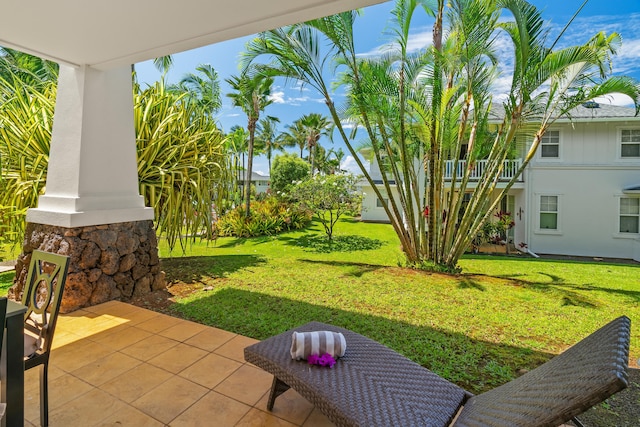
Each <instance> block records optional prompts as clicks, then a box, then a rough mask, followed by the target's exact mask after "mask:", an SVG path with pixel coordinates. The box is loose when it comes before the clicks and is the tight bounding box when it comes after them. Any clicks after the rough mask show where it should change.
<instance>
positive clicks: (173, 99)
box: [0, 50, 227, 248]
mask: <svg viewBox="0 0 640 427" xmlns="http://www.w3.org/2000/svg"><path fill="white" fill-rule="evenodd" d="M56 78H57V66H55V64H54V65H50V64H49V63H46V62H44V63H43V62H42V61H39V60H33V59H32V57H30V56H29V55H26V54H21V53H19V52H14V51H4V50H0V206H5V207H11V209H9V210H7V209H8V208H7V209H5V210H3V213H2V224H3V228H4V230H3V232H2V236H3V239H4V240H5V241H7V240H10V241H11V243H18V242H20V241H21V239H22V238H23V235H24V225H25V213H26V211H27V209H28V208H33V207H36V206H37V203H38V197H39V196H40V195H41V194H43V193H44V188H45V184H46V180H47V168H48V163H49V149H50V144H51V129H52V124H53V111H54V108H55V100H56V92H57V82H56V80H57V79H56ZM190 96H192V92H189V91H186V92H185V91H182V92H181V91H179V90H166V89H165V87H164V82H158V83H156V84H155V85H154V86H151V87H149V88H147V89H146V90H141V89H140V87H139V86H138V85H137V84H136V85H134V93H133V97H134V105H135V108H134V120H135V127H136V134H137V151H138V153H137V154H138V174H139V177H140V192H141V194H142V195H143V196H144V198H145V203H146V204H147V206H152V207H153V208H154V210H155V216H156V227H157V229H158V231H159V232H160V233H162V234H164V235H165V236H166V237H167V240H168V241H169V245H170V247H171V248H173V247H174V246H175V244H176V242H177V241H180V243H181V244H183V243H184V242H185V239H184V236H189V235H191V236H193V235H198V234H202V233H211V231H212V227H211V215H210V213H211V204H212V203H216V204H218V203H219V200H220V199H222V198H223V197H225V196H226V194H225V190H226V188H227V187H226V186H222V185H220V182H221V181H222V180H223V179H224V177H225V176H226V175H225V173H224V169H225V165H226V162H225V161H224V156H225V153H224V151H223V149H222V145H223V142H224V141H223V137H222V135H221V134H220V132H219V131H218V129H217V127H216V125H215V121H214V120H213V118H212V117H211V114H210V109H209V110H208V109H207V108H204V107H203V105H202V103H198V102H190V101H189V97H190ZM207 105H209V104H207ZM220 165H222V166H220Z"/></svg>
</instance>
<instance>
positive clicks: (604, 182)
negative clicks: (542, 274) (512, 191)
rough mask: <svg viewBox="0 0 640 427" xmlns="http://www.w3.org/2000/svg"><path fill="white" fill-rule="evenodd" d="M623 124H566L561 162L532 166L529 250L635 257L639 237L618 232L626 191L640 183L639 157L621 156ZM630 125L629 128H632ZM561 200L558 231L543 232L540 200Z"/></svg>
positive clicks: (528, 182)
mask: <svg viewBox="0 0 640 427" xmlns="http://www.w3.org/2000/svg"><path fill="white" fill-rule="evenodd" d="M621 126H622V127H624V123H620V122H618V123H606V122H598V123H576V124H574V125H573V126H571V125H568V124H565V125H561V126H558V127H556V128H554V129H557V130H560V159H559V160H553V159H542V158H541V157H540V152H538V153H537V155H536V160H535V161H533V162H532V163H531V166H530V168H529V171H528V174H527V179H526V183H525V185H526V187H527V190H528V191H527V193H528V194H527V202H528V206H529V208H528V209H527V213H528V216H529V223H528V235H529V241H528V242H527V243H528V244H529V248H530V249H531V250H532V251H533V252H537V253H549V254H564V255H579V256H594V257H619V258H633V250H634V240H635V238H637V237H638V235H634V234H625V233H619V232H618V227H619V203H620V202H619V197H620V196H622V195H623V193H622V189H623V188H625V187H627V186H630V185H635V184H638V183H640V159H638V160H631V161H629V160H621V159H620V158H619V144H618V142H617V141H618V131H619V128H620V127H621ZM628 126H631V124H628ZM542 195H550V196H557V197H558V229H557V230H542V229H540V196H542Z"/></svg>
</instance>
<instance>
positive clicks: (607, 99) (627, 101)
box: [594, 93, 633, 107]
mask: <svg viewBox="0 0 640 427" xmlns="http://www.w3.org/2000/svg"><path fill="white" fill-rule="evenodd" d="M594 101H596V102H599V103H600V104H611V105H619V106H622V107H630V106H633V101H632V100H631V98H629V97H628V96H627V95H622V94H620V93H614V94H613V95H607V96H603V97H599V98H596V99H595V100H594Z"/></svg>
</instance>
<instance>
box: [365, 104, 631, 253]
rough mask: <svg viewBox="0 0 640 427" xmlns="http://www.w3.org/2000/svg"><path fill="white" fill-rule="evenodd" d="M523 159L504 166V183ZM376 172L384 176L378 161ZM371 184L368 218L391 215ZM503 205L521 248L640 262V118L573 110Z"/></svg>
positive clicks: (615, 110) (623, 111) (614, 109)
mask: <svg viewBox="0 0 640 427" xmlns="http://www.w3.org/2000/svg"><path fill="white" fill-rule="evenodd" d="M520 161H521V160H520V159H513V160H509V161H508V164H507V165H505V170H504V174H505V176H504V177H503V178H505V182H506V179H507V178H509V177H510V176H509V174H510V173H513V171H515V170H516V169H517V166H518V162H520ZM461 167H465V166H464V163H462V165H461ZM482 167H483V164H482V162H478V164H477V166H476V168H482ZM372 173H373V176H374V177H380V171H379V168H377V165H375V164H372ZM449 178H450V175H449ZM367 187H368V185H367V184H365V185H363V192H364V193H365V196H364V200H363V211H362V219H363V220H364V221H385V220H388V219H387V218H386V217H385V213H384V210H383V208H382V207H381V206H382V203H385V202H386V201H384V200H378V199H377V198H376V197H375V193H373V191H372V190H371V188H367ZM501 205H502V206H501V209H502V210H506V211H508V212H510V213H511V216H512V217H513V219H514V221H515V226H514V227H513V228H512V229H511V230H510V232H509V238H510V240H511V241H512V244H513V245H514V246H515V247H516V248H521V247H524V245H525V244H526V248H527V249H528V250H529V251H531V252H533V253H539V254H555V255H573V256H588V257H603V258H605V257H606V258H609V257H610V258H625V259H635V260H636V261H640V117H636V116H635V110H634V109H633V108H627V107H619V106H612V105H606V104H597V103H590V104H587V105H586V106H580V107H578V108H576V109H575V110H572V112H571V119H569V118H560V119H558V120H557V121H556V122H555V124H554V125H553V126H552V127H551V128H550V129H549V130H548V131H547V133H546V134H545V135H544V137H543V139H542V142H541V144H540V147H539V148H538V150H537V153H536V155H535V158H534V159H533V160H532V161H531V162H530V163H529V165H528V166H527V168H526V169H525V171H524V173H523V174H522V175H521V176H520V178H519V181H518V182H516V183H515V184H514V185H513V187H512V188H511V189H510V190H509V193H508V195H507V197H506V199H504V200H503V201H502V204H501ZM521 244H522V245H521Z"/></svg>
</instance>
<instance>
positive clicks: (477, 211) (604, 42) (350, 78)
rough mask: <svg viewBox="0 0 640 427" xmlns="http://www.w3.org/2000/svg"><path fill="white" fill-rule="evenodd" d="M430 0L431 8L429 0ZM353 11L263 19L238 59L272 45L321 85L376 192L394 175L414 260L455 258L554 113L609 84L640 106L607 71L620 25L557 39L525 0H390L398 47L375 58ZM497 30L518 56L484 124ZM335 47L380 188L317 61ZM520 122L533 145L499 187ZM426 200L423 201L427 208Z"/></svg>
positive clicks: (285, 65)
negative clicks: (430, 25)
mask: <svg viewBox="0 0 640 427" xmlns="http://www.w3.org/2000/svg"><path fill="white" fill-rule="evenodd" d="M431 3H433V4H434V6H435V7H434V9H430V8H429V6H428V5H429V4H431ZM420 7H422V8H424V9H425V11H426V12H427V13H428V14H430V15H431V16H434V17H435V24H434V29H433V34H434V40H433V43H432V45H431V46H430V47H429V48H428V49H426V50H424V51H422V52H418V53H417V54H410V53H409V51H408V49H407V46H408V41H409V39H408V37H409V28H410V23H411V20H412V17H413V15H414V13H415V12H416V10H417V9H418V8H420ZM503 10H505V11H507V12H511V14H512V15H513V17H514V21H512V22H501V21H500V19H499V18H500V16H501V13H502V11H503ZM445 15H446V16H447V17H448V20H447V23H448V27H447V28H445V27H444V25H445V20H444V16H445ZM355 17H356V14H355V13H354V12H347V13H341V14H338V15H334V16H329V17H325V18H321V19H317V20H313V21H310V22H308V23H304V24H298V25H294V26H291V27H287V28H284V29H276V30H272V31H267V32H265V33H262V34H260V35H259V37H256V38H254V39H253V40H252V41H251V42H250V43H249V44H248V46H247V52H246V54H245V56H244V59H243V60H244V63H245V64H250V63H252V62H253V61H254V60H255V59H256V58H257V57H258V56H261V55H268V56H270V57H271V58H272V61H271V62H270V63H268V64H266V65H262V66H261V67H262V68H263V69H264V70H265V72H269V73H271V74H273V75H280V76H285V77H288V78H289V79H295V80H299V81H300V82H302V83H303V84H307V85H309V86H311V87H313V88H314V89H316V90H317V91H318V92H319V93H320V94H321V95H322V96H323V97H324V99H325V103H326V105H327V106H328V108H329V112H330V114H331V117H332V119H333V121H334V124H335V126H336V129H337V131H338V134H339V136H340V137H341V138H342V140H343V141H344V143H345V145H346V146H347V148H348V150H349V152H350V154H351V155H352V156H353V158H354V160H355V161H356V162H357V164H358V165H359V167H360V169H361V172H362V173H363V175H364V176H365V179H367V181H368V182H369V184H370V185H371V187H372V188H373V191H374V192H375V194H376V196H377V197H378V198H382V191H386V192H387V194H392V192H391V191H390V182H391V181H392V180H393V181H395V182H396V183H398V186H397V189H398V198H397V199H396V198H394V197H392V198H389V204H388V206H387V205H385V206H384V209H385V211H386V213H387V216H388V217H389V220H390V221H391V223H392V225H393V227H394V230H395V231H396V233H397V234H398V237H399V239H400V242H401V244H402V249H403V251H404V253H405V255H406V257H407V260H408V262H409V263H411V264H414V265H425V263H430V264H434V265H436V266H437V268H440V269H442V268H444V269H450V270H454V269H455V268H456V266H457V261H458V259H459V258H460V256H461V255H462V253H463V251H464V250H465V249H466V248H468V247H469V246H470V243H471V240H472V239H473V237H474V236H475V235H476V234H477V233H478V231H479V230H480V228H481V227H482V226H483V225H484V223H486V222H487V221H488V220H489V219H490V216H491V214H492V211H493V210H494V209H495V208H496V206H497V204H498V203H499V201H500V199H501V198H502V196H503V195H505V194H506V192H507V191H509V189H510V188H511V186H512V185H513V184H514V183H515V182H516V180H517V179H518V177H519V175H520V174H521V173H522V171H523V170H524V168H525V167H526V165H527V164H528V162H529V161H530V159H531V158H532V156H533V154H534V153H535V151H536V150H537V147H538V145H539V144H540V138H541V137H542V135H543V134H544V132H545V131H546V130H547V129H548V128H549V126H550V125H552V124H553V122H554V121H555V120H557V119H558V117H561V116H563V115H566V113H567V112H568V111H570V110H571V109H572V108H574V107H576V106H577V105H579V104H581V103H583V102H585V101H587V100H590V99H593V98H595V97H598V96H602V95H604V94H610V93H623V94H626V95H628V96H629V97H630V98H632V100H633V101H634V103H636V106H638V107H640V90H639V86H638V84H637V82H635V81H633V80H632V79H630V78H627V77H618V76H614V77H608V73H609V72H610V70H611V67H610V63H611V56H612V55H613V54H615V51H616V49H617V46H618V45H619V41H620V38H619V36H618V35H617V34H613V35H611V36H606V35H604V34H603V33H600V34H597V35H595V36H594V37H593V38H592V39H591V40H590V41H589V42H587V43H586V44H584V45H581V46H572V47H568V48H563V49H556V45H557V43H556V42H553V43H551V44H550V45H549V44H547V43H546V42H547V40H548V37H547V32H546V30H545V28H546V27H545V25H544V24H545V23H544V21H543V20H542V19H541V16H540V13H539V12H538V10H537V9H536V8H535V7H534V6H532V5H530V4H529V3H527V2H525V1H524V0H497V1H496V0H473V1H472V0H450V1H448V2H446V4H445V2H444V0H438V1H437V2H427V1H423V0H398V1H397V3H396V6H395V8H394V10H393V17H394V23H393V27H392V30H393V37H394V38H393V44H394V46H395V49H394V50H393V51H390V52H389V53H388V54H386V55H383V56H382V57H380V58H377V59H366V58H360V57H357V55H356V49H355V43H354V38H353V22H354V19H355ZM498 31H505V32H506V34H507V35H508V36H509V37H510V38H511V41H512V43H513V46H514V64H515V67H514V73H513V78H512V87H511V90H510V93H509V94H508V96H507V98H506V99H507V101H506V102H505V103H504V105H503V107H504V110H505V111H506V113H505V115H504V119H503V121H502V123H500V124H499V125H498V126H497V128H496V129H491V128H490V126H489V123H488V113H489V111H490V110H491V107H492V105H493V102H494V99H493V97H492V94H491V91H490V88H491V85H492V83H493V82H494V81H495V79H496V76H497V73H496V72H495V70H496V61H497V60H496V55H494V54H493V49H494V48H495V47H494V40H495V34H496V32H498ZM563 33H564V31H562V32H561V35H562V34H563ZM321 38H324V39H326V40H328V41H329V49H328V50H327V51H326V52H322V51H321V50H320V48H319V47H320V46H323V45H325V43H323V41H322V40H321ZM332 59H335V61H336V63H339V64H340V65H342V66H343V67H344V68H343V69H344V72H343V73H342V80H341V83H342V84H343V85H344V86H345V87H346V89H347V92H348V93H347V99H348V100H349V105H348V106H347V110H346V112H347V113H348V114H349V115H350V117H348V118H350V119H351V121H352V122H353V123H356V124H357V125H358V127H359V128H361V129H363V130H364V131H365V132H366V135H367V138H368V140H369V143H370V145H371V148H372V151H373V154H374V157H375V159H376V161H377V162H378V164H379V165H381V167H382V168H383V170H384V172H385V173H383V174H382V177H383V183H382V189H381V188H379V186H378V185H377V184H376V183H375V182H373V180H372V178H371V176H370V174H369V172H368V171H367V170H366V168H365V167H364V165H363V164H362V161H361V159H360V158H359V157H358V156H357V153H356V151H355V149H354V146H353V144H352V141H351V139H350V138H349V136H348V135H347V133H346V132H345V130H344V127H343V126H342V122H341V118H342V117H340V115H339V114H338V111H337V109H336V107H335V105H334V102H333V99H332V97H331V93H330V91H329V90H328V84H327V82H326V81H325V79H324V75H325V73H324V66H325V64H327V63H329V62H330V60H332ZM576 88H578V89H576ZM525 123H531V124H535V129H534V130H533V131H531V130H530V129H529V128H530V126H525ZM516 134H526V135H529V137H530V141H531V145H530V148H529V150H528V152H527V153H526V155H525V158H524V162H523V164H522V167H521V168H520V170H519V171H518V173H517V174H516V175H514V177H513V178H512V179H511V181H510V182H509V183H507V185H506V186H505V188H503V189H498V188H497V187H496V184H497V182H498V177H499V176H500V172H501V168H502V165H503V162H504V159H506V158H507V156H508V155H509V153H512V152H513V149H514V145H515V136H516ZM463 145H468V147H469V149H468V154H467V161H468V164H469V165H470V168H467V170H466V171H464V173H463V176H460V177H455V176H454V178H453V179H452V181H451V183H450V184H448V183H445V180H444V162H445V161H446V160H448V159H454V161H455V159H459V158H460V155H461V152H462V147H463ZM480 156H483V157H480ZM481 158H485V159H486V160H487V162H488V164H489V165H490V166H489V167H487V168H486V169H485V172H484V174H483V176H482V177H481V179H480V181H478V184H477V186H475V187H470V188H469V190H471V191H472V198H471V201H470V202H469V203H468V204H466V205H465V207H464V209H462V199H463V198H462V197H461V196H460V195H461V194H464V192H465V191H466V190H467V184H468V182H469V175H470V173H471V170H472V166H473V164H474V162H475V161H476V160H479V159H481ZM417 160H421V161H420V162H419V161H417ZM455 169H456V168H455V167H454V170H455ZM387 175H389V176H387ZM424 176H427V177H428V179H427V180H426V182H425V180H424V178H423V177H424ZM381 190H382V191H381ZM423 200H427V206H428V207H429V212H430V214H429V215H426V218H425V215H423V214H422V212H423V210H422V209H423V206H424V202H423ZM488 200H495V202H491V203H488V202H487V201H488ZM445 213H447V215H444V214H445Z"/></svg>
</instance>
